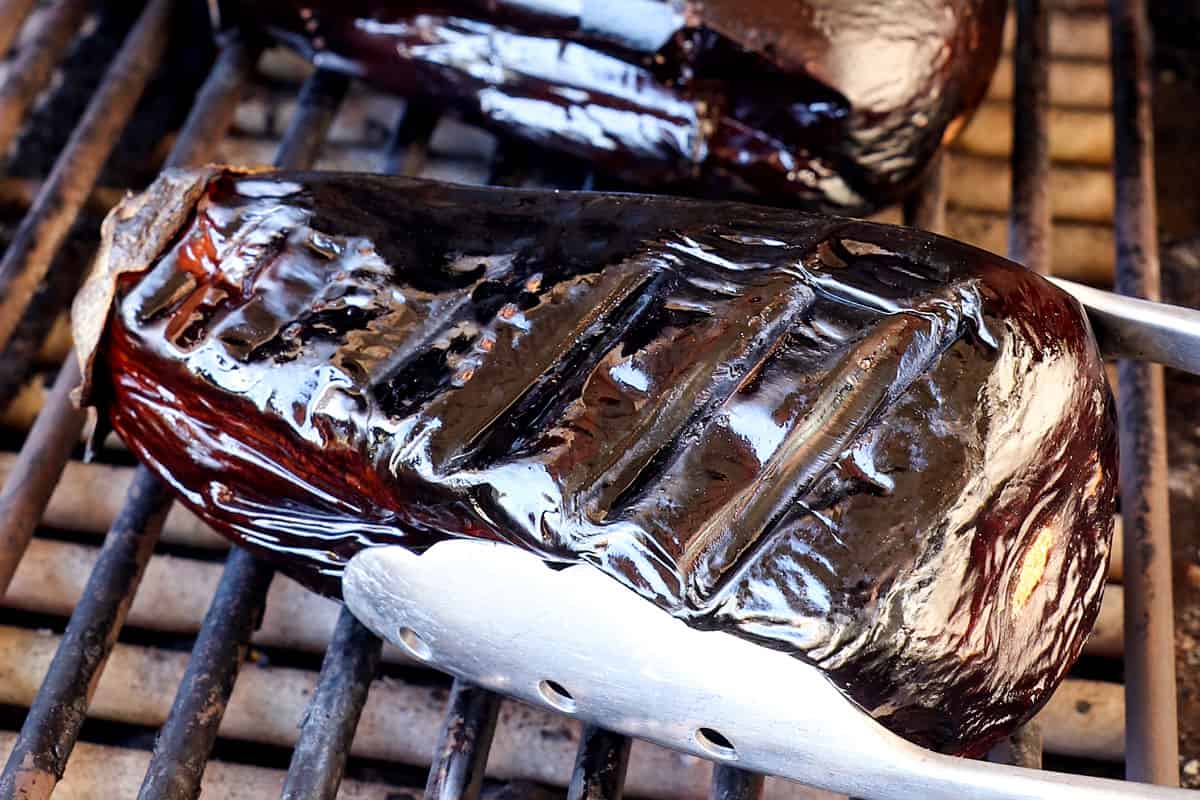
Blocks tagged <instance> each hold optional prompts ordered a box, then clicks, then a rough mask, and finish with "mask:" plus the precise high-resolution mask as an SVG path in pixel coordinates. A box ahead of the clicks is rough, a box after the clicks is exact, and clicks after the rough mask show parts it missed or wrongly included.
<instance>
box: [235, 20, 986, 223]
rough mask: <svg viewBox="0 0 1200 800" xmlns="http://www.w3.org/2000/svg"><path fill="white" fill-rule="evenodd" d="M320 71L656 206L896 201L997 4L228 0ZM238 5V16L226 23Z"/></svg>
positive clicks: (980, 89) (968, 81) (956, 93)
mask: <svg viewBox="0 0 1200 800" xmlns="http://www.w3.org/2000/svg"><path fill="white" fill-rule="evenodd" d="M226 5H227V6H229V7H230V8H229V14H228V16H229V18H230V19H242V20H243V21H244V22H246V23H247V24H251V25H255V26H261V27H265V28H266V29H268V30H269V31H271V32H272V33H273V34H275V35H276V37H277V38H279V39H281V40H282V41H284V42H285V43H287V44H289V45H292V46H294V47H296V48H297V49H298V50H300V51H301V52H302V53H304V54H305V55H306V56H307V57H309V58H310V59H312V60H313V61H314V63H316V64H318V65H319V66H321V67H322V68H325V69H333V70H339V71H344V72H347V73H349V74H351V75H354V76H357V77H363V78H365V79H367V80H369V81H371V82H372V83H375V84H376V85H379V86H382V87H384V88H385V89H388V90H390V91H395V92H398V93H400V94H402V95H404V96H406V97H424V98H427V99H429V100H431V101H432V102H435V103H439V104H444V105H446V106H449V107H450V108H452V109H455V110H457V111H458V112H459V113H461V114H463V115H464V116H466V117H467V118H468V119H470V120H471V121H473V122H476V123H478V124H481V125H483V126H485V127H489V128H491V129H493V130H496V131H499V132H501V133H504V134H507V135H512V136H515V137H518V138H521V139H524V140H526V141H529V142H532V143H534V144H536V145H538V146H540V147H548V148H553V149H557V150H562V151H565V152H567V153H570V154H572V155H575V156H578V157H581V158H584V159H586V160H587V161H588V162H589V163H591V164H593V165H594V166H596V167H598V168H600V169H602V170H604V171H605V172H606V173H607V174H609V175H612V176H615V177H617V178H619V179H621V180H623V181H628V182H631V183H633V184H635V185H641V186H646V187H649V188H651V189H653V190H654V191H662V190H663V189H664V188H669V189H670V190H671V191H675V192H682V193H690V194H707V195H711V196H719V197H721V198H729V197H730V196H733V195H743V196H749V197H755V198H758V199H760V200H765V201H770V202H773V203H780V204H784V205H797V204H798V205H802V206H805V207H809V208H820V209H825V210H832V211H840V212H843V213H845V212H850V211H866V210H868V209H872V208H878V207H879V206H881V205H884V204H887V203H889V202H894V201H896V200H897V199H899V198H900V197H901V196H902V195H903V194H904V192H905V191H906V190H908V189H909V188H911V187H912V186H913V184H914V182H915V181H916V180H917V179H918V178H919V177H920V175H921V172H922V170H923V169H924V167H925V166H926V164H928V163H929V161H930V159H931V158H932V157H933V156H934V154H935V153H936V152H937V151H938V149H939V148H940V147H941V145H942V144H944V143H945V142H946V141H948V140H949V139H951V138H953V136H954V134H955V133H956V132H957V131H958V130H960V129H961V128H962V127H963V125H964V124H965V122H966V120H967V118H968V117H969V116H970V114H971V113H972V112H973V111H974V109H975V108H976V107H977V106H978V105H979V103H980V102H981V101H982V99H983V95H984V92H985V90H986V88H987V85H988V82H989V81H990V80H991V76H992V71H993V70H994V68H995V65H996V60H997V58H998V56H999V52H1000V39H1001V31H1002V27H1003V21H1004V12H1005V9H1006V4H1005V3H1003V2H1000V1H999V0H936V1H935V2H915V1H914V0H887V2H878V0H852V1H851V2H846V1H845V0H841V1H840V2H836V3H818V2H811V0H805V1H804V2H781V0H749V1H747V0H737V2H733V1H732V0H705V1H704V2H693V3H689V4H687V5H686V6H684V5H682V4H675V3H665V2H654V1H653V0H609V2H604V3H594V4H593V3H590V2H586V3H582V4H580V5H579V7H578V8H576V7H575V5H574V4H572V3H562V2H540V1H539V0H533V2H527V1H526V0H521V2H511V1H509V0H500V2H491V3H487V4H482V3H473V2H462V0H459V1H458V2H447V3H438V4H435V5H433V6H425V5H422V6H419V7H418V6H414V5H413V4H410V3H402V2H395V1H394V0H393V1H391V2H379V1H376V0H358V2H345V0H343V2H338V3H332V2H304V3H297V2H291V1H290V0H277V1H276V2H267V3H254V4H244V3H243V4H238V3H228V4H226ZM235 6H243V7H241V8H234V7H235Z"/></svg>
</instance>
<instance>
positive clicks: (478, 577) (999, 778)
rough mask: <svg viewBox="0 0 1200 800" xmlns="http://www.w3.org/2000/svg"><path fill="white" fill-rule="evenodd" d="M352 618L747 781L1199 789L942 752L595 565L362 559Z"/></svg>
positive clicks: (892, 796)
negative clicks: (691, 622)
mask: <svg viewBox="0 0 1200 800" xmlns="http://www.w3.org/2000/svg"><path fill="white" fill-rule="evenodd" d="M342 591H343V593H344V595H345V599H346V603H347V604H348V605H349V607H350V609H351V611H352V612H353V613H354V615H355V616H357V617H358V618H359V619H360V620H361V621H362V622H363V623H364V624H365V625H366V626H367V627H368V628H370V629H371V630H373V631H374V632H375V633H376V634H378V635H379V636H381V637H383V638H384V639H387V640H388V641H390V642H392V643H393V644H395V645H397V646H398V647H400V648H401V649H403V650H404V651H406V652H407V653H408V654H409V655H410V656H412V657H413V658H414V659H417V660H419V661H423V662H425V663H427V664H430V665H431V666H434V667H436V668H437V669H439V670H442V671H443V672H448V673H450V674H452V675H454V676H456V677H459V678H462V679H463V680H466V681H468V682H470V683H473V684H476V685H478V686H482V687H484V688H486V689H490V690H492V691H495V692H498V693H501V694H504V695H508V696H510V697H516V698H518V699H520V700H524V701H525V702H527V703H532V704H533V705H537V706H542V707H548V708H550V709H553V710H555V711H558V712H559V713H562V714H566V715H568V716H571V717H575V718H577V719H580V720H582V721H586V722H590V723H593V724H596V725H600V726H602V727H604V728H607V729H609V730H613V731H617V732H619V733H623V734H627V735H629V736H634V737H637V738H639V739H646V740H649V741H651V742H656V743H658V744H661V745H664V746H666V747H670V748H673V749H675V750H680V751H683V752H685V753H691V754H693V755H696V756H700V757H702V758H706V759H710V760H713V761H717V762H723V763H729V764H735V765H737V766H739V767H743V768H745V769H747V770H751V771H754V772H762V773H766V774H770V775H778V776H781V777H785V778H791V779H793V780H796V781H800V782H801V783H805V784H808V785H811V786H817V787H821V788H824V789H829V790H832V791H836V792H844V793H846V794H849V795H851V796H853V797H860V798H873V799H874V800H900V799H901V798H903V799H904V800H909V798H915V797H919V798H924V799H926V800H962V798H965V797H969V798H972V800H1017V799H1018V798H1021V799H1022V800H1028V799H1029V798H1044V799H1045V800H1049V799H1050V798H1080V799H1081V800H1119V799H1124V800H1127V799H1128V798H1180V800H1183V798H1188V797H1191V796H1192V795H1191V793H1190V792H1186V791H1184V790H1181V789H1166V788H1162V787H1156V786H1148V785H1145V784H1137V783H1126V782H1122V781H1112V780H1103V779H1099V778H1088V777H1083V776H1077V775H1064V774H1060V773H1054V772H1045V771H1039V770H1028V769H1020V768H1018V767H1007V766H1001V765H998V764H990V763H986V762H981V761H973V760H970V759H965V758H955V757H953V756H947V755H941V754H939V753H934V752H931V751H929V750H925V749H923V748H920V747H918V746H916V745H914V744H911V743H909V742H907V741H905V740H904V739H901V738H900V737H899V736H896V735H895V734H893V733H891V732H890V731H888V730H887V729H885V728H884V727H883V726H882V725H880V724H878V723H877V722H875V720H874V719H872V718H871V717H870V716H869V715H867V714H866V713H865V712H863V711H862V710H861V709H860V708H859V707H858V706H856V705H855V704H854V703H852V702H851V701H850V700H849V699H848V698H846V697H845V696H844V695H843V694H842V693H841V692H840V691H839V690H838V689H837V688H836V687H835V686H834V685H833V684H832V683H830V682H829V681H828V680H827V679H826V678H825V676H824V673H822V672H821V671H820V670H818V669H817V668H816V667H813V666H811V665H809V664H805V663H804V662H802V661H800V660H799V659H796V658H793V657H792V656H789V655H787V654H785V653H781V652H778V651H775V650H770V649H768V648H765V647H761V646H759V645H756V644H753V643H751V642H749V641H746V640H744V639H739V638H737V637H735V636H733V635H731V634H728V633H724V632H719V631H699V630H695V629H693V628H689V627H688V626H687V625H685V624H684V623H683V622H681V621H679V620H677V619H675V618H674V617H672V616H671V615H670V614H668V613H667V612H665V611H663V610H661V609H659V608H658V607H657V606H654V605H653V604H652V603H650V602H649V601H648V600H645V599H643V598H641V597H639V596H638V595H636V594H634V593H633V592H631V591H629V590H628V589H626V588H625V587H623V586H621V585H620V584H619V583H617V582H616V581H614V580H612V579H611V578H609V577H608V576H606V575H604V574H603V573H601V572H600V571H599V570H596V569H594V568H592V567H591V566H588V565H585V564H579V565H575V566H571V567H567V568H566V569H559V570H555V569H551V568H550V567H548V566H547V565H546V564H545V563H544V562H543V561H542V560H541V559H540V558H538V557H537V556H536V555H534V554H532V553H528V552H526V551H523V550H518V549H517V548H515V547H512V546H510V545H505V544H498V543H495V542H483V541H476V540H467V539H455V540H449V541H445V542H441V543H439V544H435V545H434V546H433V547H431V548H430V549H428V550H426V551H425V552H424V553H422V554H420V555H417V554H416V553H413V552H412V551H409V550H406V549H404V548H402V547H398V546H387V547H377V548H371V549H368V550H364V551H362V552H361V553H359V554H358V555H356V556H355V557H354V558H353V559H352V560H351V561H350V564H349V566H348V567H347V569H346V572H345V576H344V578H343V580H342Z"/></svg>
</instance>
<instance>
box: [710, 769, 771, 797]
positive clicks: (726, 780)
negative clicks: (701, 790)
mask: <svg viewBox="0 0 1200 800" xmlns="http://www.w3.org/2000/svg"><path fill="white" fill-rule="evenodd" d="M762 793H763V776H762V775H756V774H754V773H753V772H746V770H744V769H738V768H737V767H730V766H727V765H725V764H718V765H716V766H715V767H713V782H712V791H711V792H710V793H709V798H711V800H759V798H760V797H762Z"/></svg>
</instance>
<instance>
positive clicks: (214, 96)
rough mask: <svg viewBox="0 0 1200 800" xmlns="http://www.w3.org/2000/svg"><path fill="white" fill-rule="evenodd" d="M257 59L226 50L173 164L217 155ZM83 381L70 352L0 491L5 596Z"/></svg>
mask: <svg viewBox="0 0 1200 800" xmlns="http://www.w3.org/2000/svg"><path fill="white" fill-rule="evenodd" d="M252 60H253V53H252V52H248V51H247V48H246V47H245V46H243V45H241V44H240V43H237V42H234V43H233V44H232V45H231V47H229V48H227V49H226V50H225V51H224V52H223V53H222V54H221V56H220V58H219V59H218V61H217V64H216V66H215V67H214V68H213V71H212V73H211V74H210V75H209V77H208V78H207V80H206V81H205V84H204V86H203V87H201V89H200V91H199V93H198V94H197V95H196V103H195V104H194V105H193V106H192V111H191V113H190V114H189V115H188V118H187V121H186V123H185V124H184V126H183V130H182V131H181V132H180V135H179V138H178V139H177V140H176V142H175V146H174V147H173V148H172V150H171V155H170V156H169V158H168V159H167V164H168V166H184V165H187V164H195V163H197V162H202V161H205V160H207V159H208V158H209V157H210V156H211V154H212V152H213V150H214V149H215V148H216V145H217V142H218V141H219V139H220V137H221V136H222V135H224V133H225V130H226V129H227V128H228V127H229V123H230V121H231V120H232V119H233V114H234V111H235V109H236V107H237V98H238V95H239V93H240V91H241V86H242V85H243V84H244V83H245V79H246V78H247V76H248V75H249V71H250V67H251V66H252ZM79 382H80V374H79V364H78V362H77V360H76V358H75V356H74V355H73V354H69V355H68V356H67V358H66V360H65V361H63V364H62V366H61V367H60V368H59V371H58V378H57V379H56V380H55V382H54V389H53V391H52V392H51V394H50V396H49V397H48V398H47V400H46V405H45V407H44V408H43V409H42V412H41V413H40V414H38V418H37V421H36V422H35V423H34V425H33V427H32V428H31V429H30V431H29V435H28V436H27V437H26V439H25V442H24V444H23V445H22V446H21V452H20V454H19V455H18V456H17V460H16V463H15V464H13V468H12V472H11V473H10V477H9V479H8V481H7V482H5V484H4V491H3V493H2V494H0V594H3V593H4V592H5V591H6V590H7V589H8V585H9V583H11V581H12V577H13V573H14V572H16V569H17V564H18V563H20V561H21V557H22V556H23V555H24V554H25V549H26V548H27V547H28V546H29V540H30V538H31V537H32V536H33V531H34V529H35V528H36V527H37V524H38V520H39V519H40V518H41V515H42V512H43V511H45V508H46V504H47V503H48V502H49V500H50V495H51V494H52V493H53V492H54V486H55V484H56V483H58V479H59V476H61V475H62V471H63V468H64V466H65V465H66V463H67V459H68V458H69V457H70V455H71V450H72V448H73V447H74V446H75V444H76V443H77V442H78V441H79V433H80V431H81V430H82V429H83V423H84V419H85V416H84V413H83V412H82V411H80V410H78V409H77V408H75V405H74V404H73V403H72V402H71V399H70V392H71V390H72V389H74V388H75V387H76V386H78V385H79Z"/></svg>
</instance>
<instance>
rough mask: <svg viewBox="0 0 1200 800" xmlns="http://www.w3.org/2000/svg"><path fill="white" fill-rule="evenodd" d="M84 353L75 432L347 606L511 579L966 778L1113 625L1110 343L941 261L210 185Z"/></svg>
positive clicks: (79, 331)
mask: <svg viewBox="0 0 1200 800" xmlns="http://www.w3.org/2000/svg"><path fill="white" fill-rule="evenodd" d="M74 323H75V334H76V341H77V344H78V351H79V353H80V356H81V358H82V359H83V362H84V372H85V375H86V378H85V386H84V390H83V396H84V399H85V401H86V402H88V403H91V404H95V405H97V406H99V407H100V409H101V410H102V411H103V412H104V413H105V415H106V416H107V418H108V419H110V420H111V423H112V425H113V426H114V427H115V429H116V430H117V431H118V432H119V434H120V435H121V436H122V437H123V438H124V440H125V441H126V442H127V443H128V444H129V446H130V447H131V448H132V449H133V450H134V451H135V452H136V453H137V455H138V457H139V458H140V459H141V460H142V461H143V462H144V463H145V464H147V465H148V466H149V467H150V468H151V469H153V470H154V471H155V472H156V473H158V474H159V475H160V476H162V478H163V479H164V480H166V481H168V482H169V483H170V484H171V485H172V486H173V487H175V489H176V490H177V491H178V493H179V495H180V497H181V498H182V500H183V501H184V502H185V503H186V504H187V505H188V506H189V507H190V508H191V509H192V510H194V511H195V512H196V513H197V514H199V515H200V516H201V517H202V518H203V519H205V520H206V521H208V522H209V523H210V524H211V525H212V526H213V527H214V528H216V529H217V530H219V531H221V532H223V533H224V534H226V535H228V536H230V537H231V538H232V539H234V540H235V541H237V542H239V543H240V544H243V545H245V546H246V547H248V548H250V549H251V550H252V551H254V552H256V553H258V554H260V555H261V556H262V557H264V558H267V559H269V560H271V561H272V562H274V563H276V564H277V565H278V566H279V567H280V568H281V569H283V570H284V571H285V572H288V573H289V574H291V575H293V576H295V577H296V578H298V579H299V580H301V581H303V582H305V583H307V584H308V585H310V586H313V587H315V588H317V589H319V590H321V591H324V592H327V593H330V594H336V593H337V591H338V585H339V584H338V576H339V574H340V571H341V569H342V567H343V565H344V564H345V563H346V561H347V559H348V558H350V557H351V556H352V555H353V554H354V553H355V552H357V551H358V550H359V549H360V548H363V547H368V546H371V545H376V544H382V543H398V544H400V545H404V546H407V547H410V548H414V549H418V550H419V549H421V548H425V547H427V546H429V545H430V544H431V543H433V542H436V541H439V540H441V539H443V538H445V537H478V538H483V539H489V540H497V541H502V542H507V543H510V544H512V545H514V546H517V547H521V548H526V549H528V550H530V551H533V552H534V553H537V554H539V555H540V556H541V557H543V558H544V559H546V560H547V561H548V562H558V563H573V562H585V563H589V564H592V565H594V566H595V567H596V568H597V569H600V570H602V571H603V572H605V573H607V574H608V575H609V576H611V577H612V578H613V579H614V580H616V581H619V582H621V583H622V584H624V585H625V586H627V587H628V588H629V589H630V590H631V591H634V592H637V593H638V594H640V595H641V596H643V597H644V598H646V599H647V600H649V601H650V602H652V603H654V604H656V605H658V606H659V607H661V608H662V609H663V610H665V611H666V612H669V613H670V614H673V615H675V616H676V617H678V618H679V619H681V620H683V621H684V622H685V623H686V624H688V625H692V626H695V627H698V628H704V629H721V630H727V631H730V632H732V633H734V634H736V635H738V636H742V637H746V638H749V639H752V640H754V641H756V642H758V643H761V644H762V645H765V646H767V647H772V648H778V649H781V650H784V651H787V652H788V653H791V654H794V655H795V656H797V657H799V658H802V659H804V660H806V661H809V662H811V663H812V664H815V665H816V666H818V667H819V668H821V669H822V670H824V671H826V672H827V674H828V675H829V676H830V678H831V679H832V680H833V681H835V682H836V683H837V685H839V686H840V687H842V688H843V689H844V691H845V692H847V693H848V695H849V696H850V697H852V698H853V699H854V700H855V701H857V702H858V704H859V705H861V706H862V707H863V708H864V709H866V710H867V711H869V712H870V713H872V714H874V715H875V716H876V717H878V718H879V719H880V720H881V721H882V722H883V723H884V724H885V725H887V726H889V727H891V728H892V729H894V730H896V731H897V732H899V733H901V734H903V735H905V736H907V737H908V738H910V739H912V740H913V741H916V742H920V743H922V744H926V745H929V746H932V747H936V748H938V749H941V750H947V751H954V752H969V751H974V750H977V749H978V748H979V747H982V746H983V745H985V744H986V743H987V742H989V741H990V740H991V739H993V738H994V737H996V736H998V735H999V734H1001V733H1003V732H1005V731H1008V730H1010V729H1012V728H1013V727H1014V726H1015V725H1016V724H1018V723H1019V722H1020V721H1021V720H1023V719H1025V718H1026V717H1028V716H1029V715H1030V714H1031V713H1032V712H1033V711H1034V710H1036V709H1037V708H1038V707H1039V706H1040V704H1041V703H1042V702H1043V701H1044V700H1045V699H1046V698H1047V697H1048V696H1049V695H1050V693H1051V691H1052V690H1053V689H1054V687H1055V686H1056V685H1057V683H1058V682H1059V681H1060V679H1061V678H1062V676H1063V674H1064V673H1065V671H1066V670H1067V668H1068V666H1069V665H1070V664H1071V662H1072V661H1073V660H1074V659H1075V657H1076V655H1077V654H1078V652H1079V650H1080V647H1081V646H1082V643H1083V640H1084V638H1085V637H1086V635H1087V633H1088V630H1089V628H1090V626H1091V623H1092V621H1093V619H1094V617H1095V615H1096V613H1097V610H1098V606H1099V599H1100V593H1101V590H1102V587H1103V583H1104V578H1105V569H1106V562H1107V558H1108V545H1109V538H1110V534H1111V520H1112V515H1113V510H1114V502H1115V500H1114V487H1115V462H1116V439H1115V434H1114V418H1113V403H1112V398H1111V394H1110V391H1109V388H1108V385H1107V383H1106V381H1105V377H1104V372H1103V370H1102V365H1101V361H1100V357H1099V355H1098V353H1097V350H1096V346H1095V343H1094V340H1093V338H1092V335H1091V333H1090V330H1089V327H1088V324H1087V320H1086V318H1085V317H1084V315H1083V314H1082V312H1081V309H1080V308H1079V307H1078V305H1077V304H1076V303H1075V301H1074V300H1072V299H1071V298H1069V297H1068V296H1067V295H1065V294H1064V293H1063V292H1061V291H1059V290H1058V289H1057V288H1055V287H1054V286H1052V285H1051V284H1049V283H1047V282H1046V281H1045V280H1043V279H1042V278H1040V277H1038V276H1037V275H1034V274H1032V273H1030V272H1028V271H1026V270H1024V269H1022V268H1021V267H1019V266H1017V265H1016V264H1012V263H1010V262H1008V261H1005V260H1004V259H1001V258H999V257H996V256H993V255H990V254H988V253H985V252H982V251H980V250H976V249H974V248H972V247H968V246H966V245H962V244H959V243H957V242H954V241H951V240H948V239H943V238H939V237H936V236H932V235H929V234H924V233H919V232H916V231H913V230H909V229H904V228H897V227H890V226H884V225H877V224H872V223H867V222H861V221H854V220H848V219H841V218H835V217H825V216H815V215H808V214H803V213H800V212H795V211H783V210H776V209H766V208H758V207H754V206H748V205H738V204H712V203H705V202H701V201H689V200H679V199H674V198H665V197H646V196H636V195H605V194H588V193H560V192H544V191H526V190H509V189H492V188H470V187H460V186H447V185H439V184H434V183H426V182H420V181H414V180H409V179H404V178H388V177H375V176H366V175H350V174H338V173H286V172H284V173H271V172H245V171H237V170H230V169H221V168H210V169H208V170H206V171H198V172H184V173H178V172H173V173H167V174H166V175H165V176H164V177H162V178H160V180H159V181H158V182H157V183H156V184H155V185H154V186H153V187H152V188H151V189H150V190H149V191H148V192H146V193H145V194H143V195H141V196H139V197H135V198H132V199H130V200H128V201H126V202H125V203H124V204H123V205H122V206H120V207H119V208H118V209H116V210H115V211H114V212H113V214H112V215H111V216H110V218H109V220H108V222H107V223H106V231H105V237H104V247H103V250H102V252H101V255H100V257H99V260H98V264H97V267H96V269H95V271H94V273H93V275H92V276H91V278H90V280H89V281H88V283H87V285H86V286H85V288H84V290H83V293H82V294H81V296H80V299H79V301H78V302H77V304H76V308H75V317H74ZM745 677H747V676H736V675H731V676H729V679H730V680H741V679H744V678H745ZM780 688H782V687H780Z"/></svg>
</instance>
